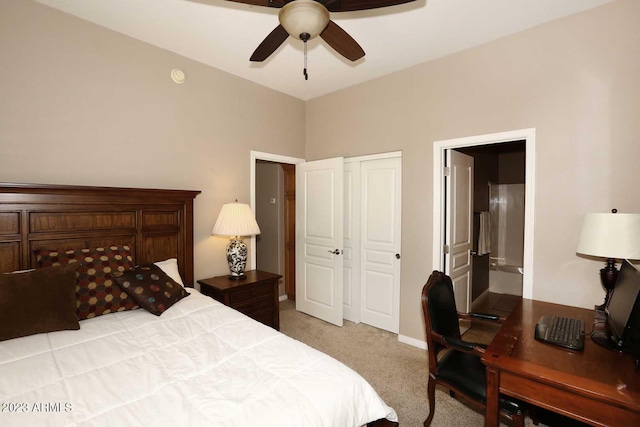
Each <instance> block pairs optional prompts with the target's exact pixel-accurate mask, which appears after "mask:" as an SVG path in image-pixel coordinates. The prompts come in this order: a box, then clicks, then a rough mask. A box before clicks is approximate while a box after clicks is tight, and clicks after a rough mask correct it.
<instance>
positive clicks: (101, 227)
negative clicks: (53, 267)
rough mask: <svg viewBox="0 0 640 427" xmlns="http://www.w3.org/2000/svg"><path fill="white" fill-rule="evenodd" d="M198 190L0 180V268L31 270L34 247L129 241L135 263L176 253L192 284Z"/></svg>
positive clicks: (0, 270) (61, 248) (78, 246)
mask: <svg viewBox="0 0 640 427" xmlns="http://www.w3.org/2000/svg"><path fill="white" fill-rule="evenodd" d="M199 193H200V192H199V191H183V190H155V189H143V188H113V187H83V186H62V185H39V184H12V183H0V273H4V272H9V271H15V270H24V269H28V268H35V263H36V260H35V256H34V255H33V251H34V250H35V249H51V250H59V251H64V250H68V249H82V248H96V247H102V246H111V245H126V244H128V245H131V249H132V252H133V256H134V262H135V263H136V264H140V263H143V262H154V261H162V260H165V259H167V258H177V259H178V267H179V269H180V274H181V275H182V278H183V279H184V283H185V286H190V287H193V284H194V273H193V200H194V198H195V197H196V196H197V195H198V194H199Z"/></svg>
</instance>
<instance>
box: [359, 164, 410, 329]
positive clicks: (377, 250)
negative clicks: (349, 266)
mask: <svg viewBox="0 0 640 427" xmlns="http://www.w3.org/2000/svg"><path fill="white" fill-rule="evenodd" d="M360 169H361V181H360V186H361V210H362V215H361V221H362V225H361V235H362V236H361V269H362V273H361V283H360V286H361V294H362V295H361V304H362V309H361V317H360V321H361V322H363V323H366V324H368V325H372V326H375V327H377V328H380V329H384V330H387V331H390V332H393V333H396V334H397V333H398V332H399V329H400V243H401V242H400V235H401V209H402V159H401V158H400V157H394V158H387V159H380V160H370V161H363V162H362V163H361V164H360Z"/></svg>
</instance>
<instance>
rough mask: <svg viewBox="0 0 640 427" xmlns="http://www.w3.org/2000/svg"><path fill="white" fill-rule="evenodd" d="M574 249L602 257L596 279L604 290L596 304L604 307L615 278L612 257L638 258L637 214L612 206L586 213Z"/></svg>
mask: <svg viewBox="0 0 640 427" xmlns="http://www.w3.org/2000/svg"><path fill="white" fill-rule="evenodd" d="M576 252H577V253H579V254H582V255H589V256H594V257H599V258H605V259H606V265H605V267H604V268H603V269H601V270H600V280H601V281H602V286H604V288H605V289H606V291H607V294H606V295H605V299H604V304H602V305H601V306H598V307H596V308H597V309H599V310H604V309H605V308H606V307H607V304H608V303H609V298H610V297H611V292H613V289H614V287H615V285H616V280H617V278H618V269H617V268H616V260H617V259H640V214H626V213H617V210H616V209H613V210H612V211H611V213H590V214H586V215H585V217H584V221H583V223H582V232H581V233H580V240H579V241H578V248H577V250H576Z"/></svg>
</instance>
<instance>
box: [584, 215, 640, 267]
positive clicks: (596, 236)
mask: <svg viewBox="0 0 640 427" xmlns="http://www.w3.org/2000/svg"><path fill="white" fill-rule="evenodd" d="M576 251H577V252H578V253H579V254H583V255H590V256H596V257H602V258H614V259H640V214H624V213H590V214H586V215H585V217H584V221H583V223H582V232H581V234H580V240H579V241H578V249H577V250H576Z"/></svg>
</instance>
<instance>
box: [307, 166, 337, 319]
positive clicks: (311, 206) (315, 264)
mask: <svg viewBox="0 0 640 427" xmlns="http://www.w3.org/2000/svg"><path fill="white" fill-rule="evenodd" d="M343 167H344V166H343V159H342V157H339V158H335V159H326V160H319V161H314V162H306V163H300V164H298V165H296V309H297V310H299V311H302V312H304V313H307V314H309V315H311V316H315V317H318V318H319V319H322V320H325V321H327V322H330V323H333V324H335V325H338V326H342V324H343V322H342V310H343V288H342V287H343V255H342V254H341V251H342V247H343V216H344V213H343V210H344V209H343V204H344V199H343V197H344V183H343ZM336 250H337V251H338V253H337V254H335V253H334V251H336Z"/></svg>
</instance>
